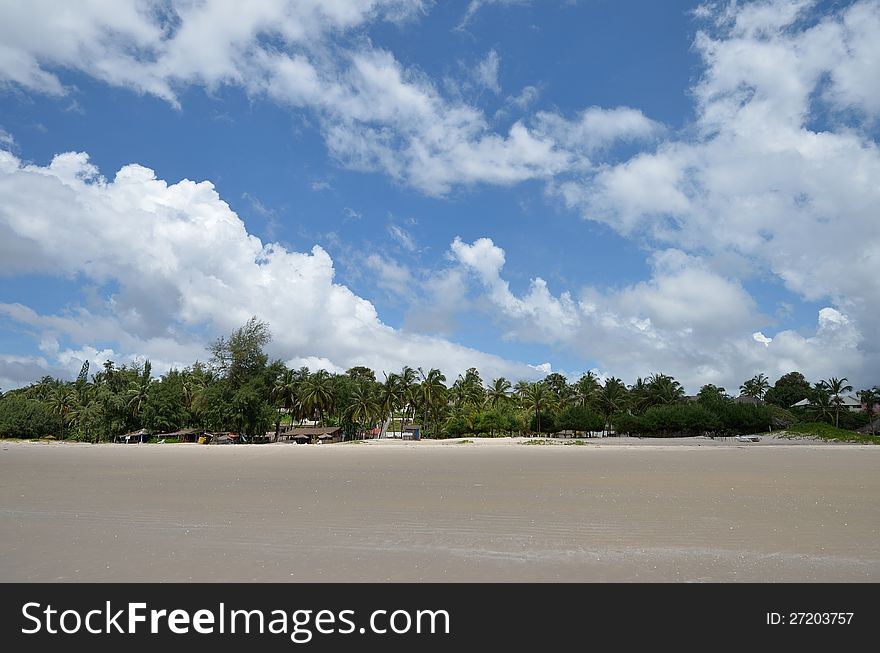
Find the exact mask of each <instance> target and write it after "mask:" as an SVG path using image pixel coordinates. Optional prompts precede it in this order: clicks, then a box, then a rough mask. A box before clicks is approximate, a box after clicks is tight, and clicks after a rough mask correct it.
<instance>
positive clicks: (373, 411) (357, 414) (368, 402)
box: [345, 382, 379, 430]
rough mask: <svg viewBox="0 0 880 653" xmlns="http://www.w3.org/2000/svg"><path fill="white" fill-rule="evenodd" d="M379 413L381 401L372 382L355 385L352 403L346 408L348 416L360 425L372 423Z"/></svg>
mask: <svg viewBox="0 0 880 653" xmlns="http://www.w3.org/2000/svg"><path fill="white" fill-rule="evenodd" d="M378 413H379V402H378V401H377V399H376V395H375V393H374V392H373V389H372V387H371V386H370V383H367V382H361V383H358V384H356V385H355V387H354V389H353V390H352V393H351V403H350V404H349V405H348V408H347V409H346V415H345V416H346V417H347V418H348V419H349V420H351V421H352V422H353V423H354V424H356V425H357V426H358V430H360V427H362V426H364V425H368V424H370V423H371V422H372V421H373V419H374V418H375V417H376V415H377V414H378Z"/></svg>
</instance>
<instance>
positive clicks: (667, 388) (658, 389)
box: [646, 372, 767, 406]
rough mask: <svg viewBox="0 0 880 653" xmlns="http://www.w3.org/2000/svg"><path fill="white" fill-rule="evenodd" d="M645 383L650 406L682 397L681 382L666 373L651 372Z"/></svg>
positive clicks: (672, 401)
mask: <svg viewBox="0 0 880 653" xmlns="http://www.w3.org/2000/svg"><path fill="white" fill-rule="evenodd" d="M762 376H763V375H762ZM766 383H767V380H766V379H764V384H765V386H766ZM646 385H647V388H648V396H649V397H650V401H651V405H652V406H658V405H661V406H668V405H670V404H675V403H678V402H679V401H681V399H682V398H683V397H684V388H682V387H681V384H680V383H679V382H678V381H676V380H675V379H674V378H672V377H671V376H668V375H666V374H660V373H659V372H657V373H655V374H652V375H651V376H649V377H648V379H647V381H646ZM765 391H766V387H765Z"/></svg>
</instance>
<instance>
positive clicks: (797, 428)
mask: <svg viewBox="0 0 880 653" xmlns="http://www.w3.org/2000/svg"><path fill="white" fill-rule="evenodd" d="M781 437H783V438H799V437H800V438H803V437H813V438H818V439H820V440H826V441H828V442H855V443H857V444H880V436H876V435H875V436H872V435H862V434H861V433H856V432H855V431H847V430H845V429H839V428H836V427H834V426H831V424H825V423H824V422H803V423H801V424H792V425H791V426H789V427H788V428H787V429H786V434H785V435H783V436H781Z"/></svg>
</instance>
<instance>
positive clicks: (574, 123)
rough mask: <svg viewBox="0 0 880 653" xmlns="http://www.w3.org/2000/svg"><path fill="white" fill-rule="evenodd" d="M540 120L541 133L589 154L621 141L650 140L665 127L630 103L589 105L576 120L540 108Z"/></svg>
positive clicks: (537, 118) (538, 121) (538, 118)
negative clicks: (611, 105)
mask: <svg viewBox="0 0 880 653" xmlns="http://www.w3.org/2000/svg"><path fill="white" fill-rule="evenodd" d="M536 120H537V127H536V132H537V133H539V134H541V135H544V136H549V137H551V138H552V139H553V140H554V141H556V142H557V143H560V144H561V145H562V146H564V147H565V148H566V149H569V150H573V151H576V152H583V153H586V154H592V153H594V152H596V151H598V150H601V149H603V148H607V147H609V146H611V145H612V144H614V143H616V142H619V141H638V140H646V139H649V138H651V137H652V136H654V135H656V134H658V133H659V132H661V131H662V125H660V124H659V123H657V122H655V121H653V120H651V119H650V118H648V117H647V116H645V115H644V114H643V113H642V112H641V111H639V110H638V109H632V108H630V107H616V108H614V109H603V108H602V107H589V108H587V109H585V110H583V111H581V112H580V113H579V114H578V115H577V116H576V117H575V118H574V119H573V120H567V119H566V118H564V117H562V116H561V115H559V114H555V113H548V112H539V113H538V114H537V116H536Z"/></svg>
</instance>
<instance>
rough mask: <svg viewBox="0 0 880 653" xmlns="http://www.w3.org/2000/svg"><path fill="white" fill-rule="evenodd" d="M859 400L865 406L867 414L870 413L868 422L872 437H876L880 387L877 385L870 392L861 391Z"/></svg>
mask: <svg viewBox="0 0 880 653" xmlns="http://www.w3.org/2000/svg"><path fill="white" fill-rule="evenodd" d="M859 399H861V400H862V403H863V404H865V412H866V413H868V420H869V423H870V424H871V435H875V433H874V414H875V413H876V410H875V407H876V406H877V404H878V403H880V387H878V386H876V385H875V386H874V387H873V388H870V389H869V390H860V391H859Z"/></svg>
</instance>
